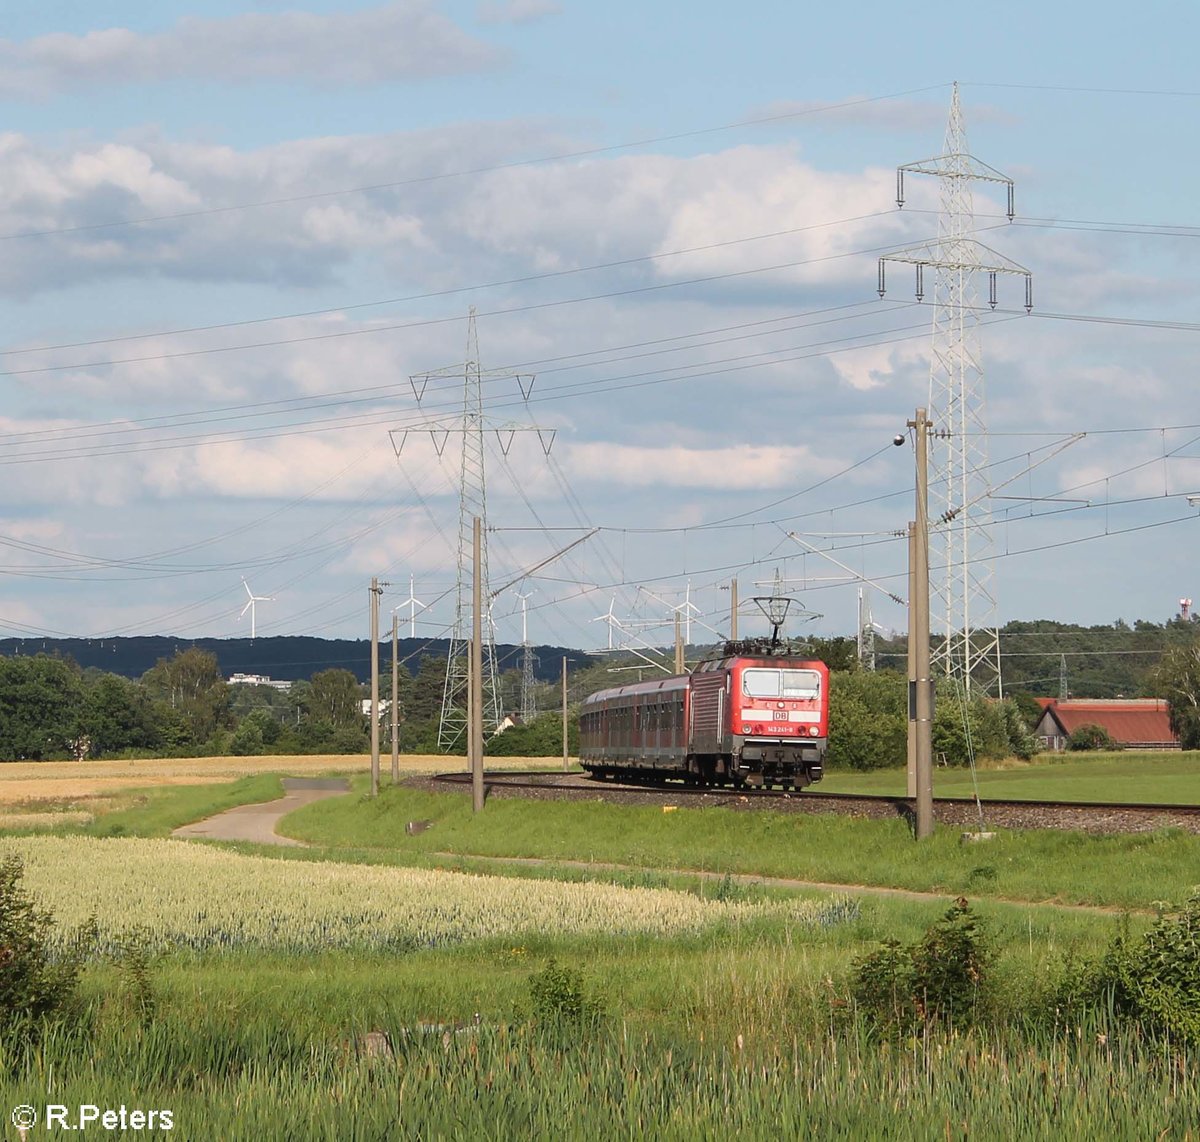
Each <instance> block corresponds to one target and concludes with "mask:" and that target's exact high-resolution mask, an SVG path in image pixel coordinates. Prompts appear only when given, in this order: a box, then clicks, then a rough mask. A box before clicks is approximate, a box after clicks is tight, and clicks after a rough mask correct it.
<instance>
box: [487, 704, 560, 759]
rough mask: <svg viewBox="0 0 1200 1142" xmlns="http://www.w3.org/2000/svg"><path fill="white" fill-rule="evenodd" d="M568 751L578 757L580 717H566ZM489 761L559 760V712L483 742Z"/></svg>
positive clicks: (509, 729) (545, 715)
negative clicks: (516, 759) (520, 759)
mask: <svg viewBox="0 0 1200 1142" xmlns="http://www.w3.org/2000/svg"><path fill="white" fill-rule="evenodd" d="M567 750H568V752H569V753H570V754H571V756H572V757H577V756H578V755H579V714H578V712H576V711H568V713H567ZM484 752H485V753H486V754H488V756H490V757H561V756H562V711H558V712H554V711H548V712H547V713H545V714H541V715H539V716H538V717H536V718H534V720H533V721H532V722H529V723H528V724H527V725H523V726H510V727H509V728H508V729H506V730H505V731H504V732H503V733H499V734H493V735H492V736H491V737H490V738H488V739H487V741H486V742H484Z"/></svg>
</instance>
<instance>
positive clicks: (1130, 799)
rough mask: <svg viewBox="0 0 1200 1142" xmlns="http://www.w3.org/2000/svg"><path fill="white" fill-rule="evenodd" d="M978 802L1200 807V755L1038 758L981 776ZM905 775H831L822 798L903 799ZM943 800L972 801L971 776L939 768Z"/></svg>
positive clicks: (936, 781) (821, 788)
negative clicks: (871, 796) (831, 795)
mask: <svg viewBox="0 0 1200 1142" xmlns="http://www.w3.org/2000/svg"><path fill="white" fill-rule="evenodd" d="M976 776H977V779H978V782H979V795H980V797H982V798H984V799H987V798H994V799H996V800H1025V801H1039V800H1046V801H1119V802H1124V803H1126V804H1133V803H1138V802H1142V803H1146V804H1152V805H1158V804H1164V805H1200V753H1196V752H1187V753H1185V752H1182V751H1180V750H1175V751H1172V752H1164V753H1140V752H1137V751H1125V752H1121V753H1065V754H1039V755H1038V756H1037V757H1036V758H1035V759H1034V760H1033V761H1032V762H1031V763H1030V764H1028V765H1014V766H1012V767H1006V768H1003V769H1000V768H983V769H979V770H977V774H976ZM905 781H906V778H905V772H904V770H902V769H883V770H876V771H874V772H871V773H847V772H845V771H834V772H830V773H827V774H826V775H825V777H824V778H823V779H822V780H821V782H820V784H819V785H816V786H814V787H813V791H814V792H820V793H881V794H888V795H891V796H895V797H903V796H904V793H905ZM933 791H934V795H935V796H939V797H973V796H974V792H975V789H974V783H973V782H972V778H971V773H970V770H965V769H958V768H955V769H946V768H937V769H935V770H934V773H933Z"/></svg>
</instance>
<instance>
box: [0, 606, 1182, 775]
mask: <svg viewBox="0 0 1200 1142" xmlns="http://www.w3.org/2000/svg"><path fill="white" fill-rule="evenodd" d="M1159 629H1160V633H1161V630H1162V628H1159ZM1183 633H1186V634H1189V635H1190V636H1191V637H1190V638H1189V639H1187V640H1184V639H1183V638H1182V637H1180V635H1181V634H1183ZM1172 637H1173V642H1174V645H1173V646H1171V647H1170V648H1169V649H1168V650H1167V651H1166V652H1165V653H1161V654H1159V655H1158V657H1157V659H1156V660H1155V662H1154V663H1153V664H1152V665H1151V666H1150V667H1149V668H1148V669H1147V671H1146V673H1145V675H1144V678H1143V680H1142V682H1141V684H1140V685H1139V687H1138V688H1137V689H1136V690H1135V693H1137V692H1141V693H1143V694H1153V695H1156V696H1159V697H1163V698H1166V699H1167V701H1168V705H1169V709H1170V715H1171V725H1172V729H1173V730H1174V731H1175V732H1176V733H1177V734H1178V735H1179V736H1180V739H1181V743H1182V745H1183V747H1184V748H1185V749H1197V748H1200V638H1197V632H1196V628H1195V627H1194V626H1191V624H1188V629H1187V630H1186V631H1182V632H1173V636H1172ZM807 653H809V654H811V655H812V656H813V657H817V658H820V659H822V660H823V661H825V662H826V663H827V664H828V665H829V667H830V669H831V672H832V673H831V684H830V731H829V753H828V757H827V766H828V768H830V769H877V768H886V767H889V766H901V765H903V764H904V762H905V755H906V749H907V733H908V684H907V679H906V677H905V676H904V674H903V673H901V672H899V671H895V670H879V671H864V670H860V669H859V668H858V664H857V662H856V661H855V654H854V642H853V640H850V639H845V638H834V639H813V640H811V641H810V644H809V646H808V648H807ZM612 667H613V664H612V663H610V662H605V663H600V664H594V665H591V666H589V667H585V668H584V669H582V670H577V671H575V672H574V673H573V674H572V675H571V677H570V679H569V689H568V693H569V701H570V705H569V711H568V734H569V740H568V748H569V750H570V751H571V753H572V754H573V755H574V754H575V753H576V752H577V750H578V715H577V710H578V705H579V702H581V701H582V699H583V698H585V697H586V696H587V695H589V694H591V693H594V692H595V691H596V690H600V689H604V688H606V687H609V686H613V685H617V684H619V681H621V680H624V679H625V678H626V677H627V675H624V674H617V675H614V674H613V672H612ZM445 672H446V664H445V659H444V658H442V657H440V656H435V655H427V656H425V657H424V658H422V659H421V661H420V664H419V667H418V669H417V670H416V672H415V673H413V672H411V671H409V670H408V669H407V668H405V667H404V666H403V665H401V666H400V668H399V670H398V683H399V684H398V686H397V691H396V698H397V700H398V702H399V716H400V733H399V746H400V749H401V751H402V752H404V753H436V752H438V742H437V738H438V722H439V717H440V712H441V705H442V695H443V689H444V684H445ZM380 683H381V685H380V695H381V699H382V703H383V705H382V709H383V715H382V718H381V722H382V731H381V738H382V740H383V742H384V748H385V749H390V744H389V743H388V742H387V731H388V727H389V723H390V717H389V715H388V713H387V711H388V707H389V704H390V702H391V698H392V694H391V671H390V668H388V667H385V668H384V669H383V671H382V672H381V678H380ZM499 685H500V702H501V707H502V709H504V710H506V711H512V710H516V709H519V708H520V697H521V695H520V685H521V679H520V672H519V671H515V670H510V671H506V672H504V673H503V674H501V676H500V678H499ZM367 693H368V691H367V689H366V687H365V686H364V685H363V684H362V683H360V682H359V681H358V679H357V678H356V677H355V676H354V674H353V673H351V672H350V671H349V670H344V669H340V668H333V669H328V670H322V671H320V672H318V673H316V674H314V675H313V676H312V677H311V678H310V679H308V680H306V681H305V680H301V681H297V682H293V683H292V684H291V686H290V688H288V689H287V690H280V689H276V688H274V687H271V686H262V685H244V684H237V685H231V684H230V683H227V682H226V681H225V680H224V678H223V676H222V674H221V671H220V668H219V666H218V662H217V658H216V656H215V655H214V654H212V653H211V652H209V651H205V650H201V649H199V648H195V647H190V648H188V649H185V650H181V651H179V652H177V653H176V654H174V655H173V656H172V657H169V658H162V659H159V661H158V662H157V663H156V664H155V665H154V666H153V667H152V668H151V669H149V670H147V671H146V672H145V673H144V674H143V675H142V676H141V678H139V679H128V678H124V677H121V676H120V675H116V674H110V673H107V672H104V671H101V670H97V669H95V668H87V669H81V668H80V667H79V666H78V665H77V664H76V663H74V662H73V661H72V660H70V659H69V658H62V657H58V656H53V655H33V656H27V655H21V656H14V657H7V658H6V657H2V656H0V759H3V760H14V761H15V760H33V761H37V760H46V759H52V758H78V759H83V758H88V757H121V756H130V757H133V756H142V757H145V756H220V755H225V754H264V753H265V754H302V753H338V754H353V753H364V752H366V751H367V750H368V749H369V748H370V722H369V719H368V717H367V716H366V715H365V714H364V713H363V708H362V707H363V700H364V698H365V697H366V696H367ZM534 697H535V705H536V707H537V708H538V709H541V710H543V711H545V712H544V713H542V714H541V715H539V716H538V717H537V718H535V719H534V720H533V721H531V722H530V723H529V724H528V725H519V724H518V725H515V726H513V727H512V728H510V729H508V730H506V731H505V732H504V733H503V734H500V735H497V736H495V737H491V738H489V739H488V741H487V743H486V745H485V750H486V752H487V753H488V754H491V755H492V756H503V755H510V756H536V757H547V756H550V757H552V756H557V755H559V753H560V752H561V749H562V737H561V735H562V720H561V705H560V703H561V692H560V690H559V687H558V686H556V685H554V684H551V683H538V684H537V687H536V691H535V695H534ZM1039 714H1040V707H1039V706H1038V704H1037V702H1036V700H1035V698H1034V696H1033V695H1032V694H1031V693H1029V692H1027V691H1018V692H1016V693H1015V694H1012V695H1011V696H1010V697H1008V698H1006V699H1005V700H1004V701H1003V702H1000V701H995V700H991V699H987V698H983V697H981V696H979V695H975V696H973V697H971V698H968V697H967V696H966V695H965V694H964V693H962V692H961V690H960V689H959V688H957V687H955V686H954V685H953V684H952V683H951V682H950V681H949V680H946V679H943V680H941V681H939V683H938V689H937V696H936V702H935V717H934V726H933V748H934V754H935V757H936V758H937V759H938V760H939V761H942V762H944V763H945V764H948V765H964V764H966V763H967V762H968V761H969V760H970V759H971V758H972V757H974V758H975V759H983V760H986V759H991V758H1001V757H1010V756H1017V757H1029V756H1031V755H1032V754H1033V753H1034V752H1035V751H1036V749H1037V743H1036V740H1035V739H1034V738H1033V736H1032V733H1031V729H1032V727H1033V725H1034V724H1035V722H1036V721H1037V718H1038V715H1039ZM459 752H462V750H460V751H459Z"/></svg>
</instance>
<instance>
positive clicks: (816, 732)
mask: <svg viewBox="0 0 1200 1142" xmlns="http://www.w3.org/2000/svg"><path fill="white" fill-rule="evenodd" d="M808 732H809V734H810V735H811V736H812V737H814V738H816V737H820V736H821V727H820V726H809V727H808Z"/></svg>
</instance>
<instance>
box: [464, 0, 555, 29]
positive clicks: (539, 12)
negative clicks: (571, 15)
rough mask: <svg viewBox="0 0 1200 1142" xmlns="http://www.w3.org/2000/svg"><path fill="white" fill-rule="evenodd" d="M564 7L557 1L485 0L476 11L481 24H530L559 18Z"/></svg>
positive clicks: (476, 16)
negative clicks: (550, 18) (549, 17)
mask: <svg viewBox="0 0 1200 1142" xmlns="http://www.w3.org/2000/svg"><path fill="white" fill-rule="evenodd" d="M562 10H563V9H562V5H561V4H559V3H557V2H556V0H485V2H484V3H481V4H480V5H479V7H478V8H477V9H476V13H475V18H476V19H477V20H478V21H479V22H480V23H481V24H529V23H532V22H533V21H534V20H542V19H544V18H545V17H547V16H558V15H561V13H562Z"/></svg>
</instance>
